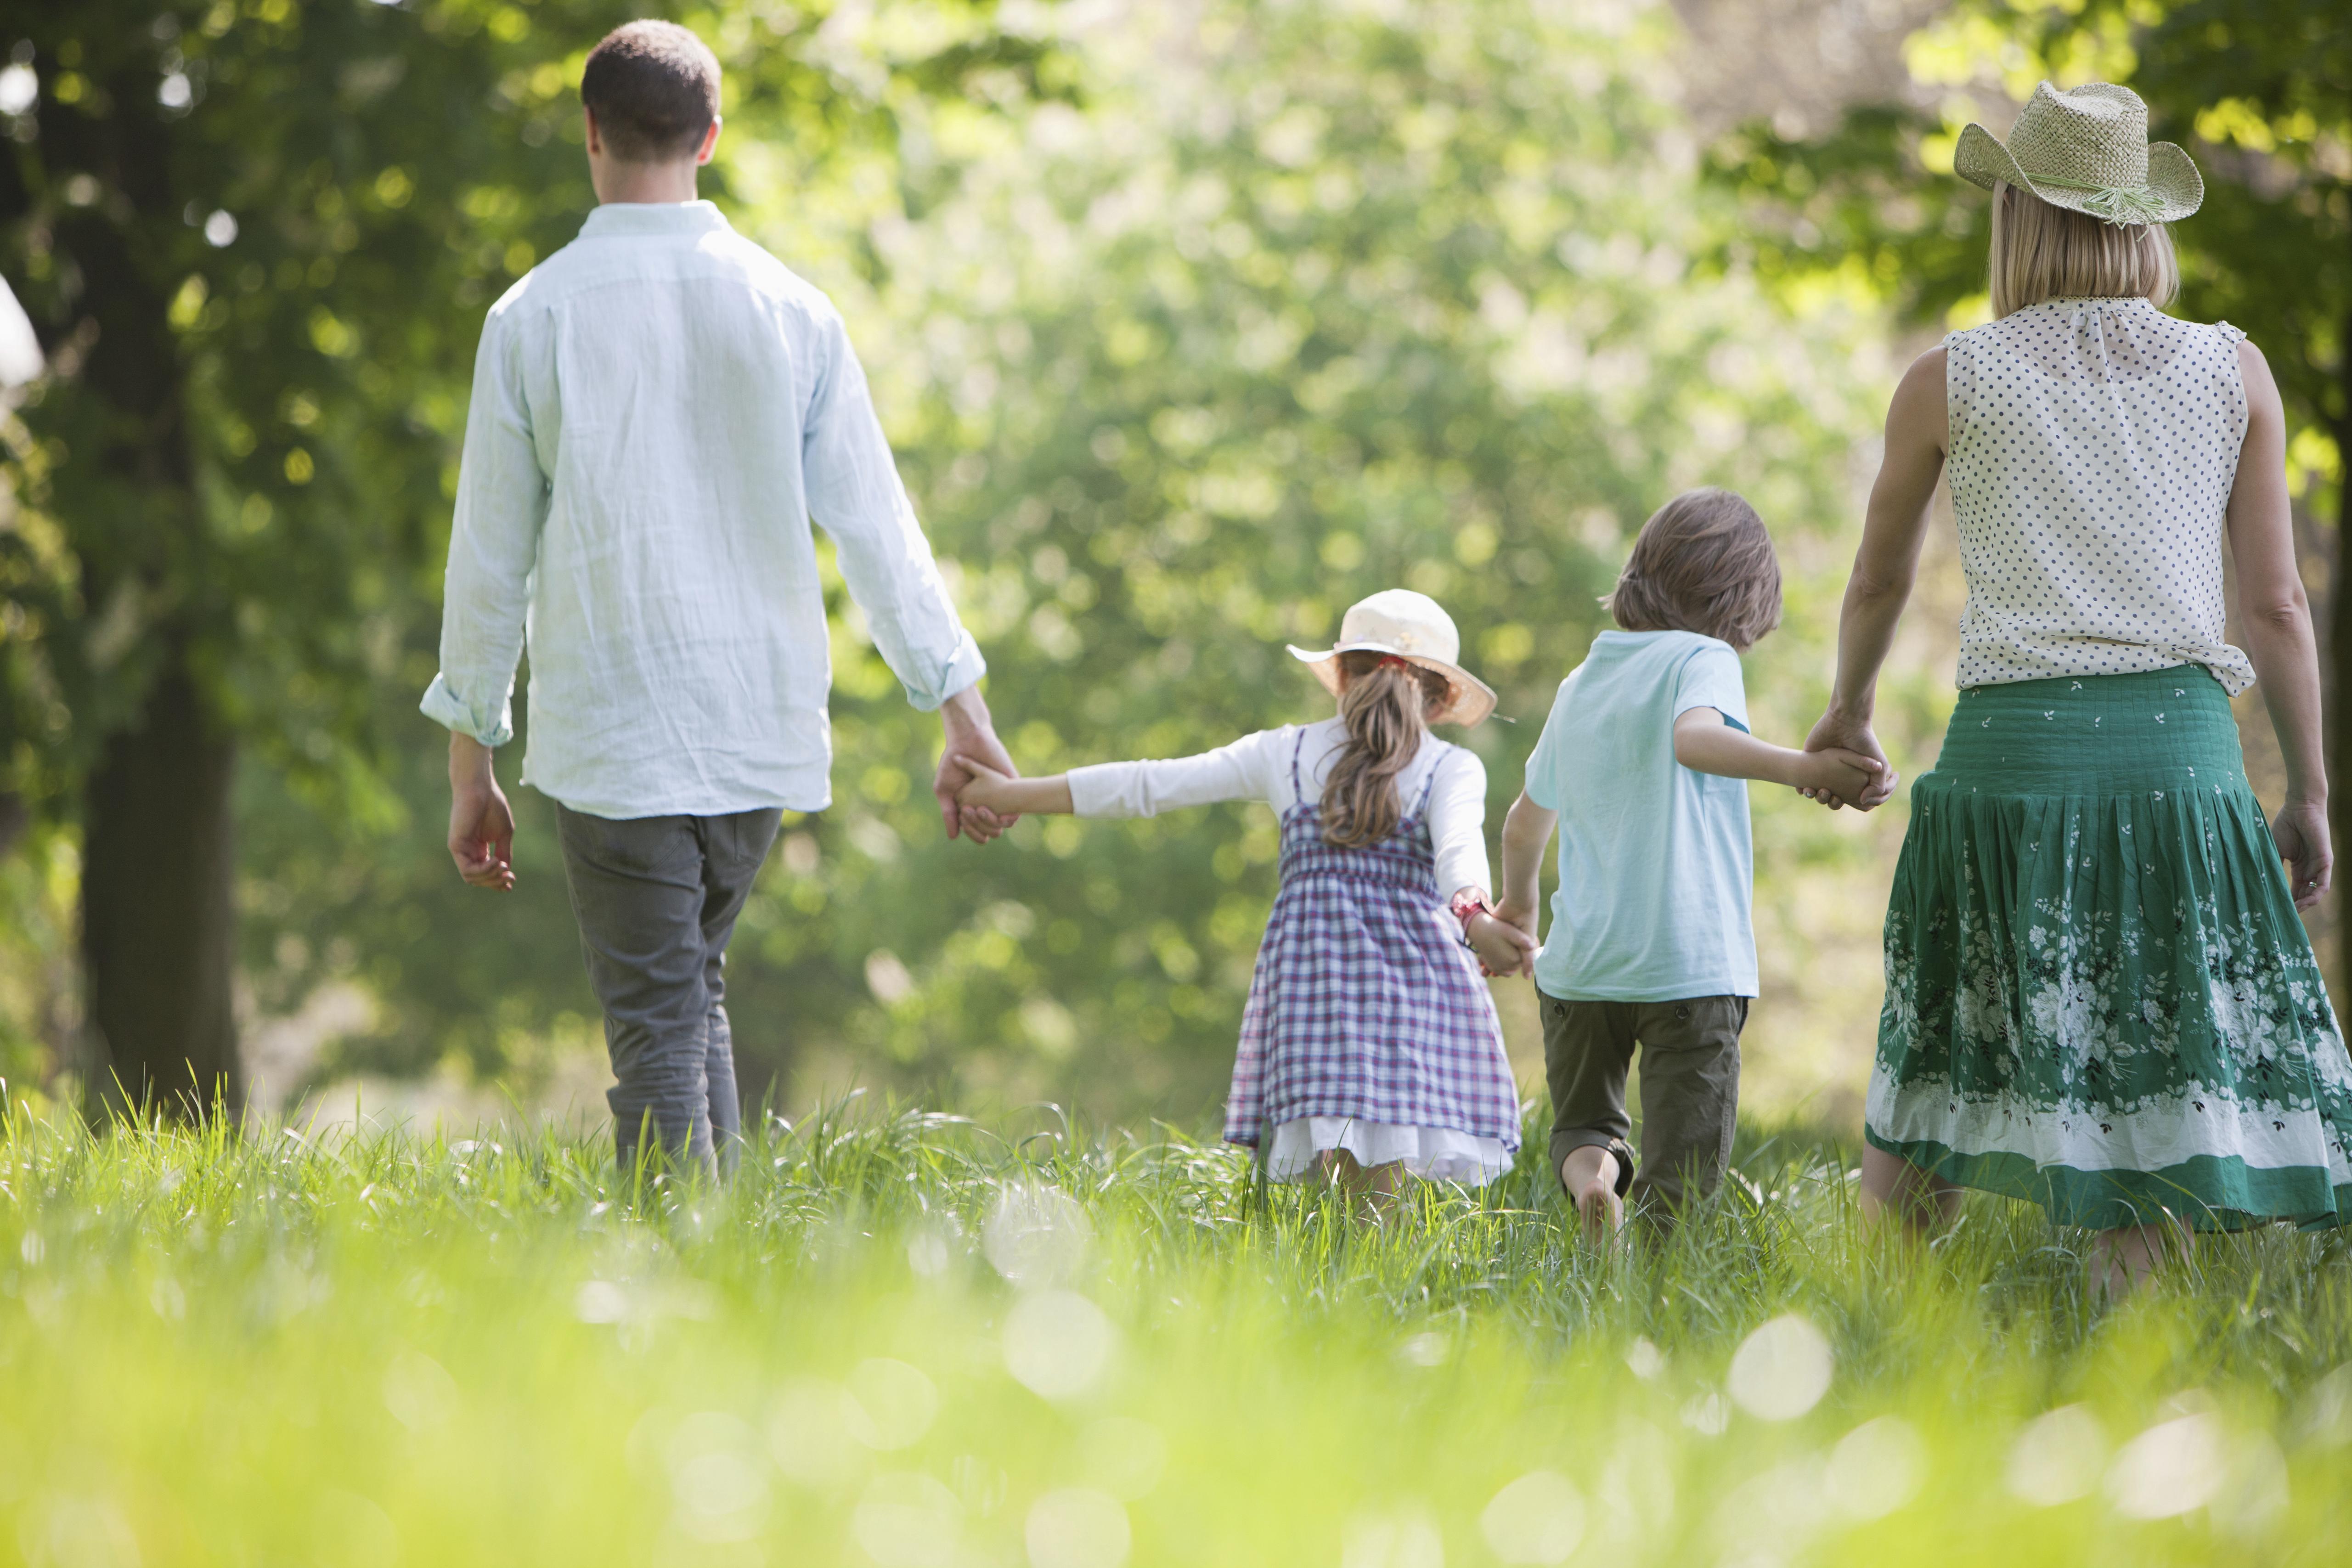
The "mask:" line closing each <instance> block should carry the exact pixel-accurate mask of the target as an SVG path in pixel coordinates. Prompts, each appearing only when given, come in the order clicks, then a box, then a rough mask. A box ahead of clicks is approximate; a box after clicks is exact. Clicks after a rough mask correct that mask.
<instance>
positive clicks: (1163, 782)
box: [1070, 718, 1494, 898]
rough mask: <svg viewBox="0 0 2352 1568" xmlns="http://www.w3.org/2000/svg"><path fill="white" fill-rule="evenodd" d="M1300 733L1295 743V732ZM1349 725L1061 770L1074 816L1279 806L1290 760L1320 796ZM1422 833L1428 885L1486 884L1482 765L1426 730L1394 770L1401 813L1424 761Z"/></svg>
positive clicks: (1291, 795) (1417, 793) (1289, 800)
mask: <svg viewBox="0 0 2352 1568" xmlns="http://www.w3.org/2000/svg"><path fill="white" fill-rule="evenodd" d="M1302 732H1303V734H1304V737H1305V743H1304V745H1303V746H1302V745H1301V743H1300V737H1301V734H1302ZM1347 738H1348V731H1347V729H1346V727H1345V726H1344V725H1342V724H1341V723H1340V721H1339V720H1338V719H1336V718H1333V719H1326V720H1324V721H1322V722H1321V723H1319V724H1307V725H1304V726H1302V725H1297V724H1286V725H1284V726H1283V727H1282V728H1280V729H1279V730H1260V731H1258V732H1257V733H1255V734H1254V735H1244V736H1243V737H1242V738H1241V739H1240V740H1238V741H1235V742H1233V743H1232V744H1231V745H1226V746H1220V747H1218V748H1217V749H1216V750H1215V751H1213V752H1201V753H1200V754H1199V755H1198V756H1191V757H1171V758H1169V759H1168V760H1167V761H1165V762H1140V763H1097V764H1096V765H1095V766H1093V767H1086V768H1073V769H1072V770H1070V804H1071V805H1072V807H1073V808H1074V809H1075V810H1076V813H1077V815H1078V816H1159V815H1160V813H1161V812H1163V811H1170V810H1173V809H1175V808H1176V807H1179V806H1186V805H1212V804H1213V803H1215V802H1217V801H1221V800H1260V801H1264V802H1265V804H1266V805H1270V806H1272V807H1274V809H1275V813H1276V815H1277V816H1279V815H1281V814H1282V813H1284V812H1286V811H1288V810H1289V809H1290V808H1291V806H1292V805H1295V804H1296V803H1297V800H1298V795H1299V792H1298V791H1297V790H1294V789H1293V788H1292V787H1291V782H1290V760H1291V757H1292V755H1293V754H1294V752H1296V754H1297V758H1298V782H1299V784H1300V785H1301V786H1303V788H1304V790H1305V793H1306V795H1307V799H1309V800H1310V801H1312V800H1320V799H1321V798H1322V795H1323V783H1324V780H1325V779H1327V778H1328V777H1329V776H1330V773H1331V764H1332V763H1334V762H1336V761H1337V760H1338V759H1339V751H1340V748H1341V746H1342V745H1344V744H1345V743H1346V741H1347ZM1432 770H1435V772H1436V774H1437V782H1436V784H1435V785H1434V786H1433V787H1431V788H1430V795H1429V837H1430V843H1431V845H1432V847H1433V848H1434V849H1435V850H1436V853H1437V890H1438V892H1439V893H1440V894H1442V895H1444V897H1447V898H1452V897H1453V896H1454V894H1455V893H1457V892H1460V891H1461V890H1462V889H1465V888H1480V889H1491V888H1492V887H1493V886H1494V884H1493V882H1492V881H1491V880H1489V879H1488V872H1487V868H1486V764H1485V763H1482V762H1480V761H1479V760H1478V757H1477V754H1476V753H1475V752H1468V751H1465V750H1464V749H1463V748H1462V747H1460V746H1456V745H1453V744H1451V743H1449V742H1444V741H1441V740H1439V739H1438V738H1437V737H1436V736H1434V735H1430V736H1425V737H1424V738H1423V741H1422V742H1421V750H1420V751H1419V752H1416V753H1415V754H1414V756H1413V759H1412V762H1410V763H1406V764H1405V765H1404V768H1403V771H1402V772H1401V773H1398V774H1397V794H1398V797H1399V799H1400V801H1401V802H1402V807H1403V809H1404V810H1405V811H1406V812H1407V813H1410V812H1411V811H1412V809H1413V807H1414V806H1415V805H1418V804H1419V803H1420V800H1421V792H1422V790H1423V786H1425V785H1428V784H1429V777H1430V773H1431V771H1432Z"/></svg>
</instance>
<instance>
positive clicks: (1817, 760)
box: [1797, 746, 1895, 811]
mask: <svg viewBox="0 0 2352 1568" xmlns="http://www.w3.org/2000/svg"><path fill="white" fill-rule="evenodd" d="M1894 773H1895V770H1894V769H1892V768H1890V767H1888V766H1887V765H1886V764H1885V763H1882V762H1880V761H1879V760H1878V759H1877V758H1875V757H1871V756H1865V755H1864V754H1863V753H1862V752H1849V751H1847V750H1845V749H1844V748H1843V747H1842V746H1832V747H1828V748H1826V749H1824V750H1822V751H1818V752H1806V753H1805V760H1804V762H1803V763H1802V764H1801V767H1800V768H1799V771H1798V775H1797V793H1798V794H1800V795H1804V796H1806V797H1807V798H1808V799H1811V800H1817V801H1820V802H1821V803H1822V805H1826V806H1828V807H1829V808H1830V809H1831V810H1832V811H1836V810H1838V809H1839V808H1841V807H1843V806H1848V805H1852V806H1857V807H1860V808H1861V809H1864V810H1868V809H1869V806H1870V805H1876V804H1877V803H1878V802H1879V801H1881V800H1884V799H1885V798H1886V797H1887V795H1891V794H1893V793H1894V787H1895V786H1894ZM1873 797H1875V798H1873ZM1865 801H1867V802H1868V803H1869V805H1864V802H1865Z"/></svg>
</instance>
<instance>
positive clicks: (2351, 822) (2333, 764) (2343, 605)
mask: <svg viewBox="0 0 2352 1568" xmlns="http://www.w3.org/2000/svg"><path fill="white" fill-rule="evenodd" d="M2344 326H2345V331H2346V332H2347V334H2352V320H2347V321H2346V322H2345V323H2344ZM2344 342H2345V344H2346V345H2347V346H2346V350H2345V351H2344V353H2343V355H2342V357H2343V360H2344V370H2343V374H2344V381H2345V387H2344V394H2345V406H2346V411H2347V417H2346V418H2345V419H2344V420H2343V421H2342V422H2341V423H2339V424H2338V425H2337V426H2336V451H2337V452H2339V453H2344V454H2347V455H2352V335H2347V337H2346V338H2345V339H2344ZM2327 598H2328V614H2327V646H2326V647H2325V648H2323V649H2321V650H2320V667H2321V668H2322V669H2324V670H2325V671H2326V673H2327V675H2328V676H2329V677H2330V679H2327V680H2326V682H2324V683H2323V686H2322V689H2321V691H2320V696H2321V699H2322V712H2321V718H2322V720H2323V725H2324V731H2325V733H2326V745H2327V805H2328V811H2327V815H2328V816H2329V818H2330V821H2329V823H2328V837H2329V839H2330V840H2331V841H2332V842H2331V847H2333V848H2334V850H2335V852H2336V984H2337V987H2338V991H2337V995H2336V1000H2337V1001H2338V1002H2339V1003H2342V1002H2352V888H2347V887H2346V885H2345V876H2346V873H2347V867H2346V864H2345V861H2344V852H2345V848H2346V847H2347V845H2352V835H2347V831H2346V830H2347V828H2352V725H2347V724H2346V723H2345V721H2344V704H2345V702H2346V701H2347V700H2352V473H2345V472H2341V471H2339V472H2338V474H2337V476H2336V559H2335V561H2334V562H2333V563H2332V564H2331V570H2330V573H2329V582H2328V584H2327ZM2340 1010H2341V1009H2339V1011H2340Z"/></svg>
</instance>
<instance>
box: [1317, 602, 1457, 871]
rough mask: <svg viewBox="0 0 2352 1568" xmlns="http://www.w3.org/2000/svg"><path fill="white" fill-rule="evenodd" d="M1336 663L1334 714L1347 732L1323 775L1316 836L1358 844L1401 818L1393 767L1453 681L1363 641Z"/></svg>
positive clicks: (1373, 839) (1414, 745) (1400, 764)
mask: <svg viewBox="0 0 2352 1568" xmlns="http://www.w3.org/2000/svg"><path fill="white" fill-rule="evenodd" d="M1339 668H1340V669H1341V670H1342V671H1344V672H1345V673H1346V676H1347V679H1346V680H1345V681H1344V682H1343V683H1342V684H1341V686H1340V688H1339V721H1340V722H1341V723H1343V724H1345V725H1346V726H1347V729H1348V740H1347V743H1346V745H1345V746H1343V747H1342V748H1341V749H1340V752H1339V761H1338V762H1336V763H1332V764H1331V775H1330V777H1328V778H1327V779H1326V780H1324V781H1323V837H1324V839H1325V841H1326V842H1328V843H1331V844H1336V845H1338V846H1339V847H1340V848H1342V849H1360V848H1362V847H1364V846H1365V845H1368V844H1377V843H1379V842H1380V841H1381V839H1383V838H1386V837H1388V836H1389V835H1390V834H1391V833H1394V832H1395V831H1396V827H1397V824H1398V823H1399V822H1400V821H1402V819H1403V816H1404V804H1403V802H1402V801H1401V800H1399V799H1398V797H1397V784H1396V777H1397V774H1398V773H1402V771H1403V770H1404V767H1405V764H1406V763H1410V762H1412V759H1413V757H1414V756H1415V755H1416V754H1417V753H1418V752H1420V750H1421V740H1422V737H1423V736H1424V735H1426V734H1428V733H1429V715H1430V713H1431V711H1432V710H1434V709H1436V708H1437V707H1439V706H1440V705H1442V704H1443V703H1444V701H1445V700H1446V698H1447V697H1448V696H1449V695H1450V694H1451V693H1452V691H1453V688H1452V686H1450V685H1449V684H1447V682H1446V679H1445V677H1444V676H1442V675H1440V674H1438V673H1437V671H1435V670H1433V669H1423V668H1422V667H1421V666H1419V665H1417V664H1409V663H1407V662H1406V661H1405V660H1403V659H1401V658H1395V657H1394V656H1392V655H1389V654H1380V653H1373V652H1371V651H1370V650H1368V649H1364V648H1359V649H1357V650H1356V651H1354V652H1353V653H1343V654H1341V655H1340V656H1339Z"/></svg>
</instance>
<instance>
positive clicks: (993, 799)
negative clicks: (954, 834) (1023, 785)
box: [955, 755, 1014, 816]
mask: <svg viewBox="0 0 2352 1568" xmlns="http://www.w3.org/2000/svg"><path fill="white" fill-rule="evenodd" d="M956 761H957V762H958V763H961V765H962V767H963V769H964V771H965V772H966V773H970V774H971V777H970V778H968V779H966V780H965V781H964V782H963V784H962V786H961V788H959V789H958V790H957V791H956V792H955V801H956V805H959V806H965V807H970V806H975V805H976V806H979V807H980V808H981V809H982V810H983V811H992V812H994V813H995V814H996V815H997V816H1012V815H1013V812H1014V807H1013V802H1012V799H1011V795H1012V788H1011V786H1012V784H1013V775H1012V774H1011V773H1004V772H1003V771H1001V770H999V769H996V768H992V767H991V766H989V765H988V764H987V763H984V762H982V761H981V760H980V759H979V758H978V757H974V756H970V755H959V756H958V757H957V758H956Z"/></svg>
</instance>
